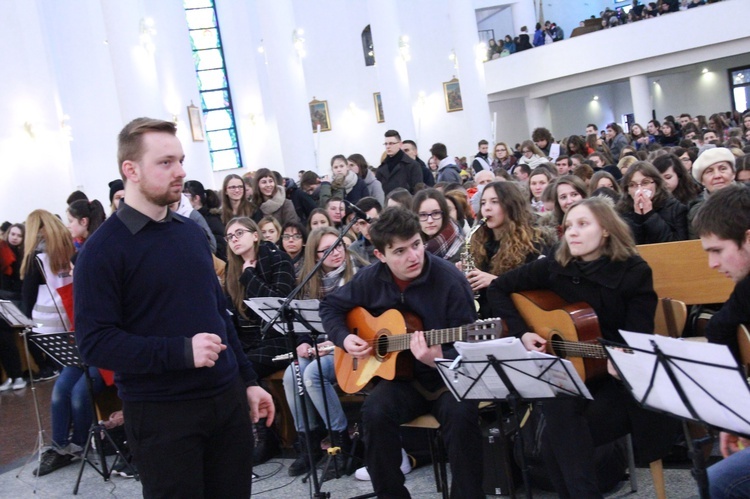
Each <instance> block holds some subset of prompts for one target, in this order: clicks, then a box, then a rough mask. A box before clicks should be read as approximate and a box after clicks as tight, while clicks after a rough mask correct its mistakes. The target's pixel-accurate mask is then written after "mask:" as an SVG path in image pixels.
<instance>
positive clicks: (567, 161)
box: [555, 154, 570, 166]
mask: <svg viewBox="0 0 750 499" xmlns="http://www.w3.org/2000/svg"><path fill="white" fill-rule="evenodd" d="M558 161H565V162H566V163H567V164H568V166H570V158H569V157H568V156H566V155H564V154H563V155H562V156H558V157H557V159H556V160H555V163H557V162H558Z"/></svg>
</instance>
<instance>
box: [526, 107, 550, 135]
mask: <svg viewBox="0 0 750 499" xmlns="http://www.w3.org/2000/svg"><path fill="white" fill-rule="evenodd" d="M523 103H524V105H525V106H526V120H527V122H528V124H529V137H528V138H531V132H532V131H533V130H534V129H535V128H539V127H544V128H547V129H550V131H551V132H552V135H553V136H554V133H555V131H554V130H551V127H552V117H551V115H550V110H549V99H548V98H547V97H540V98H538V99H532V98H530V97H526V98H524V100H523Z"/></svg>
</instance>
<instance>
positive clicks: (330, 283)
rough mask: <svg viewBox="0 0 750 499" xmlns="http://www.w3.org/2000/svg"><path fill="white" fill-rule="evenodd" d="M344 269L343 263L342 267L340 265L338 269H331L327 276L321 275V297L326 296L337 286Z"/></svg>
mask: <svg viewBox="0 0 750 499" xmlns="http://www.w3.org/2000/svg"><path fill="white" fill-rule="evenodd" d="M345 269H346V262H344V265H341V266H340V267H339V268H337V269H333V270H332V271H330V272H328V273H327V274H323V277H321V278H320V291H321V294H322V295H323V296H326V295H327V294H328V293H330V292H331V291H333V290H334V289H336V288H337V287H338V286H339V281H340V280H341V275H342V274H343V273H344V270H345Z"/></svg>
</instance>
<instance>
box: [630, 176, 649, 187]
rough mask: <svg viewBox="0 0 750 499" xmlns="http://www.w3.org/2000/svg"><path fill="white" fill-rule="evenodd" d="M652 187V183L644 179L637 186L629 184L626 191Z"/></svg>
mask: <svg viewBox="0 0 750 499" xmlns="http://www.w3.org/2000/svg"><path fill="white" fill-rule="evenodd" d="M652 185H654V181H653V180H651V179H647V178H645V179H643V180H641V183H640V184H638V183H636V182H630V183H629V184H628V189H637V188H639V187H651V186H652Z"/></svg>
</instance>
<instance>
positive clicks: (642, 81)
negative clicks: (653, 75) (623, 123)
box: [630, 75, 652, 126]
mask: <svg viewBox="0 0 750 499" xmlns="http://www.w3.org/2000/svg"><path fill="white" fill-rule="evenodd" d="M630 99H631V100H632V101H633V114H634V115H635V121H636V123H642V124H643V126H646V123H648V122H649V121H651V116H652V113H651V109H652V106H651V88H650V87H649V84H648V77H646V75H638V76H631V77H630Z"/></svg>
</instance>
